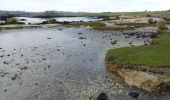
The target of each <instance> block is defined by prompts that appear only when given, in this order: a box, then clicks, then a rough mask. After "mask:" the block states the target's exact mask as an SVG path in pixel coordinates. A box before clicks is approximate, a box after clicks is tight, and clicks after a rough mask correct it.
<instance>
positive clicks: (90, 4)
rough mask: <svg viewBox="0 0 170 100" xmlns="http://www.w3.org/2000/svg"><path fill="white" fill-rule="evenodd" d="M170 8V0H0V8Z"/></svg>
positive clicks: (103, 10)
mask: <svg viewBox="0 0 170 100" xmlns="http://www.w3.org/2000/svg"><path fill="white" fill-rule="evenodd" d="M169 9H170V0H0V10H10V11H11V10H12V11H32V12H39V11H50V10H56V11H73V12H130V11H144V10H148V11H157V10H159V11H161V10H169Z"/></svg>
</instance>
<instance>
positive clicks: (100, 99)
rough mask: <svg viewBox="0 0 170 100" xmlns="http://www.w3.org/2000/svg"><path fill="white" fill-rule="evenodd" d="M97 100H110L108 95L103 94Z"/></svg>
mask: <svg viewBox="0 0 170 100" xmlns="http://www.w3.org/2000/svg"><path fill="white" fill-rule="evenodd" d="M97 100H108V97H107V94H106V93H101V94H100V95H99V96H98V97H97Z"/></svg>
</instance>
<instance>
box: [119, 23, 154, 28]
mask: <svg viewBox="0 0 170 100" xmlns="http://www.w3.org/2000/svg"><path fill="white" fill-rule="evenodd" d="M116 25H120V26H121V25H127V26H128V27H133V28H140V27H150V26H155V25H154V24H148V23H130V22H129V23H116Z"/></svg>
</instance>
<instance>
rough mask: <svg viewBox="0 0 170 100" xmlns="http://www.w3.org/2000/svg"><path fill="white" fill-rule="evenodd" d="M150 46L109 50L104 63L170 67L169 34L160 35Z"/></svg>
mask: <svg viewBox="0 0 170 100" xmlns="http://www.w3.org/2000/svg"><path fill="white" fill-rule="evenodd" d="M153 43H156V44H152V45H146V46H136V47H125V48H118V49H110V50H109V51H108V52H107V55H106V61H114V63H116V64H139V65H147V66H151V67H160V66H166V67H169V66H170V59H169V58H170V33H161V34H160V35H159V37H158V38H156V39H154V40H153Z"/></svg>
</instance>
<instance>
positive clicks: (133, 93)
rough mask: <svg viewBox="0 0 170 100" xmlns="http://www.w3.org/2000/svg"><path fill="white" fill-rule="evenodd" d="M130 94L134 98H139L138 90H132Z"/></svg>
mask: <svg viewBox="0 0 170 100" xmlns="http://www.w3.org/2000/svg"><path fill="white" fill-rule="evenodd" d="M129 96H130V97H132V98H135V99H137V98H138V97H139V93H137V92H130V93H129Z"/></svg>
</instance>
